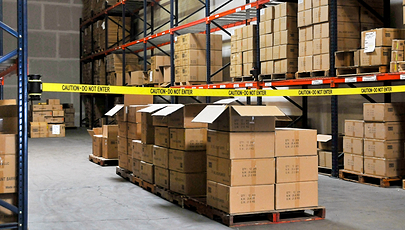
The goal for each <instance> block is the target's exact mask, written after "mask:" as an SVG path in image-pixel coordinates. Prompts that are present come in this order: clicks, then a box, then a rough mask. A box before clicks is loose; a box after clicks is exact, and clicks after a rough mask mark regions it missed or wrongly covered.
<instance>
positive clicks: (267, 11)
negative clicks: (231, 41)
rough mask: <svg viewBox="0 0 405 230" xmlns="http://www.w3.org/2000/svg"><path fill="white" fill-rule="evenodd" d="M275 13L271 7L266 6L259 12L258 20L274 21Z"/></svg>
mask: <svg viewBox="0 0 405 230" xmlns="http://www.w3.org/2000/svg"><path fill="white" fill-rule="evenodd" d="M274 16H275V12H274V7H273V6H268V7H267V8H264V9H261V10H260V20H262V21H268V20H272V19H274ZM235 34H236V33H235Z"/></svg>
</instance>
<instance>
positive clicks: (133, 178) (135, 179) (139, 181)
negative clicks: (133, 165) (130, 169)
mask: <svg viewBox="0 0 405 230" xmlns="http://www.w3.org/2000/svg"><path fill="white" fill-rule="evenodd" d="M129 181H131V183H133V184H135V185H138V186H141V184H142V179H141V178H139V177H136V176H134V174H133V173H131V174H130V175H129Z"/></svg>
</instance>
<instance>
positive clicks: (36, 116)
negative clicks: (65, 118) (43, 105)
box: [32, 111, 52, 122]
mask: <svg viewBox="0 0 405 230" xmlns="http://www.w3.org/2000/svg"><path fill="white" fill-rule="evenodd" d="M50 116H52V111H33V112H32V122H45V117H50Z"/></svg>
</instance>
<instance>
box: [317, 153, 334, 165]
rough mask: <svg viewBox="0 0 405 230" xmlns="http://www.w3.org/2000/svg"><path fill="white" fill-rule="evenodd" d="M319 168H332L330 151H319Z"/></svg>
mask: <svg viewBox="0 0 405 230" xmlns="http://www.w3.org/2000/svg"><path fill="white" fill-rule="evenodd" d="M318 154H319V166H321V167H325V168H329V169H331V168H332V152H330V151H319V152H318Z"/></svg>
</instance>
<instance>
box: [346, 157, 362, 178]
mask: <svg viewBox="0 0 405 230" xmlns="http://www.w3.org/2000/svg"><path fill="white" fill-rule="evenodd" d="M363 163H364V157H363V156H361V155H355V154H350V153H345V154H344V163H343V165H344V169H345V170H349V171H352V172H359V173H363V172H364V164H363Z"/></svg>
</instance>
